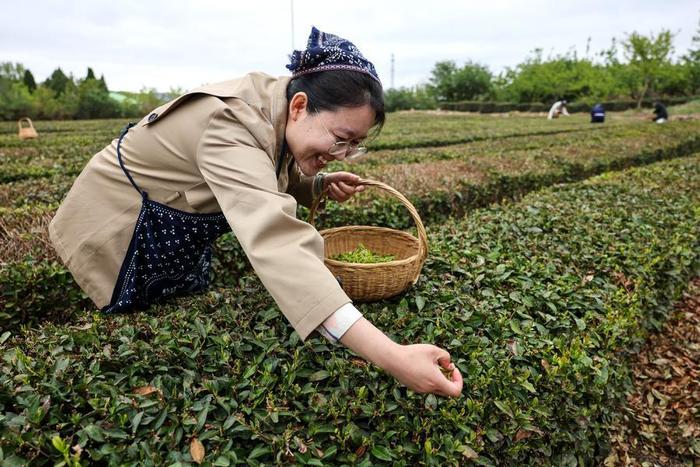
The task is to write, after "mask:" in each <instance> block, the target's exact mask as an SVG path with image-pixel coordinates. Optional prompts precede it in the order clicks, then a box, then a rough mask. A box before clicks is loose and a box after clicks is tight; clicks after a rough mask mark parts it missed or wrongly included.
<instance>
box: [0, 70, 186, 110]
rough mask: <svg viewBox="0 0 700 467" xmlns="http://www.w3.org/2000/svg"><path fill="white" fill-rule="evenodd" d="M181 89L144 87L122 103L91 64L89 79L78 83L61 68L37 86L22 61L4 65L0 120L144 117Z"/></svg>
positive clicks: (0, 80)
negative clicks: (115, 97)
mask: <svg viewBox="0 0 700 467" xmlns="http://www.w3.org/2000/svg"><path fill="white" fill-rule="evenodd" d="M181 92H182V91H181V90H179V89H176V90H171V91H170V92H169V93H164V94H159V93H156V91H155V90H154V89H145V88H144V90H142V92H141V93H131V95H130V98H128V99H126V100H125V101H124V102H123V103H120V102H118V101H116V100H114V99H112V98H111V97H110V94H109V89H108V87H107V83H106V82H105V78H104V75H102V76H100V78H99V79H98V78H97V77H96V76H95V72H94V70H93V69H92V68H90V67H88V71H87V75H86V77H85V79H83V80H79V81H78V82H75V81H74V79H73V77H72V76H70V77H69V76H66V74H65V73H64V72H63V71H62V70H61V68H57V69H56V70H54V71H53V73H52V74H51V76H50V77H49V78H47V79H46V80H45V81H44V82H43V83H41V85H39V86H37V85H36V83H35V81H34V76H33V75H32V73H31V71H29V70H27V69H25V68H24V67H23V66H22V65H21V64H19V63H17V64H12V63H9V62H7V63H2V64H0V120H17V119H18V118H20V117H26V116H29V117H31V118H32V119H34V120H38V119H89V118H113V117H121V116H127V117H137V118H140V117H141V116H143V115H144V114H146V113H148V112H150V111H151V110H153V109H154V108H155V107H158V106H159V105H161V104H163V103H164V102H166V101H168V100H170V99H173V98H174V97H176V96H177V95H179V94H180V93H181Z"/></svg>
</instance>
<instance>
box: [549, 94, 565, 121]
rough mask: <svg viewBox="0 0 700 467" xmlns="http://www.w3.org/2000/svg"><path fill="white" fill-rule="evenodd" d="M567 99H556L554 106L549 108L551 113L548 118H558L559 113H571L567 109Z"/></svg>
mask: <svg viewBox="0 0 700 467" xmlns="http://www.w3.org/2000/svg"><path fill="white" fill-rule="evenodd" d="M566 104H567V102H566V99H562V100H560V101H556V102H555V103H554V104H552V108H551V109H549V114H548V115H547V119H548V120H551V119H553V118H558V117H559V115H566V116H568V115H569V111H568V110H566Z"/></svg>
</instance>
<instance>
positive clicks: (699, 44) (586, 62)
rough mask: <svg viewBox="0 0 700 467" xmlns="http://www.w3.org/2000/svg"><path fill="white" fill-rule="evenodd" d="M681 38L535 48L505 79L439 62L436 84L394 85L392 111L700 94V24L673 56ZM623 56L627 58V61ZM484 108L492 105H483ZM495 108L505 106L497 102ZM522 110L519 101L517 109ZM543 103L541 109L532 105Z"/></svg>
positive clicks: (634, 101)
mask: <svg viewBox="0 0 700 467" xmlns="http://www.w3.org/2000/svg"><path fill="white" fill-rule="evenodd" d="M673 39H674V35H673V34H672V33H671V32H670V31H669V30H662V31H661V32H660V33H658V34H656V35H655V34H650V35H648V36H645V35H642V34H639V33H637V32H633V33H631V34H628V35H627V36H626V37H625V39H624V40H623V41H620V42H619V43H618V41H617V40H615V39H613V41H612V44H611V46H610V47H609V48H608V49H605V50H602V51H600V52H598V53H597V54H594V55H593V57H590V56H589V50H588V49H589V48H590V39H589V46H588V47H587V51H586V56H585V57H579V56H578V55H577V54H576V52H575V51H574V52H568V53H565V54H563V55H555V56H551V57H547V58H545V57H544V56H543V53H542V49H535V50H534V51H533V52H532V54H531V55H530V56H528V57H527V58H526V59H525V60H524V61H523V62H522V63H520V64H518V65H517V66H515V67H514V68H507V69H506V70H505V71H504V72H503V73H501V74H499V75H498V76H496V75H494V74H493V73H492V72H491V71H490V70H489V69H488V67H486V66H485V65H482V64H480V63H476V62H473V61H467V62H466V63H465V64H464V65H462V66H459V65H457V63H455V62H454V61H442V62H438V63H436V64H435V66H434V68H433V70H432V72H431V76H430V79H429V82H428V83H427V84H424V85H418V86H414V87H408V88H407V87H404V88H399V89H388V90H387V91H386V92H385V100H386V106H387V108H388V110H390V111H391V110H401V109H411V108H413V109H433V108H437V107H443V108H460V107H461V108H465V107H467V108H468V107H469V105H466V106H465V105H462V106H460V105H455V104H456V103H463V104H469V103H470V102H471V103H473V104H475V105H473V106H472V107H474V108H478V107H479V106H478V103H479V102H481V103H484V102H488V103H490V104H495V103H512V104H519V105H520V107H519V108H527V105H526V104H530V103H540V104H545V105H549V104H551V103H552V102H554V101H556V100H558V99H562V98H564V99H567V100H569V101H578V102H581V103H587V104H592V103H594V102H601V101H630V104H631V105H632V106H635V107H641V106H642V104H643V103H647V102H650V101H651V99H664V98H666V99H669V100H673V99H672V98H676V99H677V98H679V97H682V96H694V95H698V94H700V27H699V28H698V31H697V33H696V35H695V36H694V37H693V42H692V45H691V49H690V50H689V51H688V52H687V53H686V54H685V55H683V56H681V57H680V58H678V59H675V60H674V59H673V58H672V57H673V52H674V46H673ZM621 56H622V58H621ZM482 107H484V106H482ZM488 107H491V108H494V107H498V106H497V105H496V106H494V105H489V106H488ZM512 107H513V108H518V107H517V106H512ZM531 107H536V106H531Z"/></svg>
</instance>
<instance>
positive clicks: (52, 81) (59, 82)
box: [43, 68, 73, 96]
mask: <svg viewBox="0 0 700 467" xmlns="http://www.w3.org/2000/svg"><path fill="white" fill-rule="evenodd" d="M72 82H73V79H72V78H69V77H67V76H66V74H65V73H63V70H61V68H56V69H55V70H54V71H53V72H52V73H51V76H49V77H48V78H47V79H46V81H44V83H43V84H44V86H46V87H47V88H49V89H51V90H52V91H53V92H54V93H55V94H56V96H60V95H61V94H63V92H64V91H65V90H66V87H67V86H68V83H72Z"/></svg>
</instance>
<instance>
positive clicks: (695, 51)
mask: <svg viewBox="0 0 700 467" xmlns="http://www.w3.org/2000/svg"><path fill="white" fill-rule="evenodd" d="M683 63H684V65H685V68H686V73H687V75H688V93H689V94H698V93H700V21H698V30H697V31H696V32H695V35H694V36H693V42H692V45H691V49H690V50H689V51H688V53H687V54H686V55H684V56H683Z"/></svg>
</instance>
